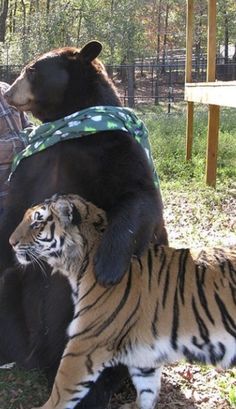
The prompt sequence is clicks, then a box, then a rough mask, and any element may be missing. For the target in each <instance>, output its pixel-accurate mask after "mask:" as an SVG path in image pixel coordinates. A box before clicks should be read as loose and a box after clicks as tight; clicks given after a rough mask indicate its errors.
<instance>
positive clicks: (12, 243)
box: [9, 235, 19, 247]
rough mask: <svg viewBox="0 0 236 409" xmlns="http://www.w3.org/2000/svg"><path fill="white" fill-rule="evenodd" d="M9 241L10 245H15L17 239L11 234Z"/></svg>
mask: <svg viewBox="0 0 236 409" xmlns="http://www.w3.org/2000/svg"><path fill="white" fill-rule="evenodd" d="M9 243H10V245H11V246H12V247H15V246H16V245H17V244H18V243H19V240H17V239H15V238H14V236H13V235H11V236H10V238H9Z"/></svg>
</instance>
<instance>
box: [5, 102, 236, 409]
mask: <svg viewBox="0 0 236 409" xmlns="http://www.w3.org/2000/svg"><path fill="white" fill-rule="evenodd" d="M139 114H140V116H141V117H142V118H143V119H144V121H145V123H146V125H147V127H148V129H149V133H150V141H151V145H152V151H153V157H154V162H155V164H156V168H157V170H158V173H159V176H160V180H161V190H162V195H163V201H164V207H165V209H164V211H165V219H166V225H167V229H168V234H169V239H170V244H171V245H173V246H177V247H180V246H184V247H187V246H203V245H229V244H236V234H235V232H236V111H235V110H231V109H223V110H222V111H221V122H220V136H219V154H218V169H217V185H216V189H212V188H210V187H207V186H206V185H205V182H204V180H205V152H206V135H207V112H206V109H205V108H202V107H199V108H198V109H197V110H196V112H195V126H194V145H193V156H192V161H189V162H188V163H186V162H185V109H184V107H183V105H181V104H178V105H177V106H174V107H173V108H172V111H171V113H170V114H167V113H166V107H165V106H158V107H151V108H150V107H149V108H142V109H140V110H139ZM235 380H236V369H234V370H229V371H218V370H216V369H213V368H212V367H202V366H201V367H198V366H191V365H189V364H180V365H174V366H171V367H166V368H165V370H164V374H163V386H162V394H161V400H160V404H159V408H160V409H162V408H163V409H164V408H165V409H169V408H171V409H172V408H175V409H176V408H183V407H184V408H185V409H190V408H191V409H192V408H197V409H198V408H199V409H200V408H201V409H209V408H211V409H229V408H236V386H235V383H236V382H235ZM46 398H47V388H46V383H45V379H44V378H43V377H42V375H41V374H38V373H37V372H35V371H33V372H32V371H31V372H27V371H22V370H19V369H13V370H0V409H30V408H31V407H32V406H35V405H39V404H42V403H43V402H44V401H45V400H46ZM126 398H127V392H124V395H123V396H122V398H121V400H122V401H123V402H124V401H126ZM117 402H118V398H116V397H115V398H114V400H113V401H112V402H111V405H110V406H109V407H110V408H111V409H116V408H117V407H118V406H119V405H118V404H117Z"/></svg>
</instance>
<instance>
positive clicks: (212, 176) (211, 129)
mask: <svg viewBox="0 0 236 409" xmlns="http://www.w3.org/2000/svg"><path fill="white" fill-rule="evenodd" d="M219 118H220V107H219V106H216V105H210V106H209V114H208V136H207V161H206V183H207V184H208V185H209V186H212V187H215V185H216V170H217V152H218V138H219Z"/></svg>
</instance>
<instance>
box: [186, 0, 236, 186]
mask: <svg viewBox="0 0 236 409" xmlns="http://www.w3.org/2000/svg"><path fill="white" fill-rule="evenodd" d="M194 3H195V1H194V0H187V25H186V64H185V65H186V69H185V84H186V85H185V100H186V101H187V123H186V159H187V160H190V159H191V157H192V145H193V122H194V103H195V102H199V103H203V104H207V105H208V132H207V152H206V183H207V184H208V185H210V186H214V187H215V185H216V171H217V151H218V138H219V122H220V106H226V107H233V108H236V81H230V82H221V81H215V78H216V77H215V74H216V14H217V13H216V12H217V1H216V0H208V30H207V78H206V80H207V81H206V82H204V83H202V82H198V83H193V82H192V49H193V17H194V11H195V8H194Z"/></svg>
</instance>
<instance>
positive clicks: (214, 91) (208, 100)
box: [185, 81, 236, 108]
mask: <svg viewBox="0 0 236 409" xmlns="http://www.w3.org/2000/svg"><path fill="white" fill-rule="evenodd" d="M185 100H186V101H188V102H198V103H202V104H212V105H219V106H226V107H233V108H236V81H216V82H198V83H186V84H185Z"/></svg>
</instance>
